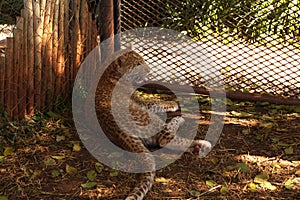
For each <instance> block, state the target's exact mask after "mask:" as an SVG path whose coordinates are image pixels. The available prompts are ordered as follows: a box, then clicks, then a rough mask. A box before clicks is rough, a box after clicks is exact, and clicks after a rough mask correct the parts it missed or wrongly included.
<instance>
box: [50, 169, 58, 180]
mask: <svg viewBox="0 0 300 200" xmlns="http://www.w3.org/2000/svg"><path fill="white" fill-rule="evenodd" d="M51 175H52V177H53V178H55V177H58V176H59V175H60V171H59V170H52V171H51Z"/></svg>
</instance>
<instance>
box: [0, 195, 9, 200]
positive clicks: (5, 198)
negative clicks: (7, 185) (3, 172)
mask: <svg viewBox="0 0 300 200" xmlns="http://www.w3.org/2000/svg"><path fill="white" fill-rule="evenodd" d="M0 200H8V197H7V196H0Z"/></svg>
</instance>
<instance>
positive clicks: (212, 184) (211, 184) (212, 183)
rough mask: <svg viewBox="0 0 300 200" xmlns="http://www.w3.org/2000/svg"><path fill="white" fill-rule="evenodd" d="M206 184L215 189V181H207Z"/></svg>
mask: <svg viewBox="0 0 300 200" xmlns="http://www.w3.org/2000/svg"><path fill="white" fill-rule="evenodd" d="M205 184H206V185H207V186H208V187H213V186H214V185H216V182H214V181H213V180H206V181H205Z"/></svg>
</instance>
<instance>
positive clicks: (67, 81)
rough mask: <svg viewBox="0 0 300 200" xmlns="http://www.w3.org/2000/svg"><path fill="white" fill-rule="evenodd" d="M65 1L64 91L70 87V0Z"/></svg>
mask: <svg viewBox="0 0 300 200" xmlns="http://www.w3.org/2000/svg"><path fill="white" fill-rule="evenodd" d="M64 2H65V11H64V15H65V16H64V29H65V30H64V41H65V46H64V53H65V54H64V55H65V59H66V60H65V63H64V65H65V76H64V82H65V91H69V90H70V89H71V86H70V85H71V83H70V70H71V68H70V55H71V53H70V37H69V29H70V10H69V9H70V7H69V5H70V0H64Z"/></svg>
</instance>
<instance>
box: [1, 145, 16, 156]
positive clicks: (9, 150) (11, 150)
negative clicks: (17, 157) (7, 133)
mask: <svg viewBox="0 0 300 200" xmlns="http://www.w3.org/2000/svg"><path fill="white" fill-rule="evenodd" d="M14 152H15V148H13V147H6V148H5V149H4V152H3V155H4V156H9V155H11V154H13V153H14Z"/></svg>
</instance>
